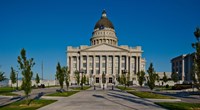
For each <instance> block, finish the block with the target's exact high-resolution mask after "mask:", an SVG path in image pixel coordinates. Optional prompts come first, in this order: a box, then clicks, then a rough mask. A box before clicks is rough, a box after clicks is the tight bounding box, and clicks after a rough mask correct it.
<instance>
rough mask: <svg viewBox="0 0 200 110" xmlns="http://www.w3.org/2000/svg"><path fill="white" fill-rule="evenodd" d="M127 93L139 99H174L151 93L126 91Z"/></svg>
mask: <svg viewBox="0 0 200 110" xmlns="http://www.w3.org/2000/svg"><path fill="white" fill-rule="evenodd" d="M128 93H130V94H133V95H136V96H138V97H141V98H151V99H175V98H173V97H169V96H165V95H160V94H155V93H152V92H142V91H128Z"/></svg>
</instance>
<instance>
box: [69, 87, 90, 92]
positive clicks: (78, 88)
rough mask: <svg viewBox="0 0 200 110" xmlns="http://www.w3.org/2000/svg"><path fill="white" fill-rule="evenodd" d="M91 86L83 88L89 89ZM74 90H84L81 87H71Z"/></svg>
mask: <svg viewBox="0 0 200 110" xmlns="http://www.w3.org/2000/svg"><path fill="white" fill-rule="evenodd" d="M89 88H90V86H83V90H87V89H89ZM71 89H72V90H76V91H80V90H82V89H81V87H71Z"/></svg>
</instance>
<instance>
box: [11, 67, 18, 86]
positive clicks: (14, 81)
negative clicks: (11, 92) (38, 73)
mask: <svg viewBox="0 0 200 110" xmlns="http://www.w3.org/2000/svg"><path fill="white" fill-rule="evenodd" d="M10 80H11V83H12V84H15V83H16V82H17V78H16V73H15V70H14V69H13V67H11V72H10ZM12 84H11V85H12Z"/></svg>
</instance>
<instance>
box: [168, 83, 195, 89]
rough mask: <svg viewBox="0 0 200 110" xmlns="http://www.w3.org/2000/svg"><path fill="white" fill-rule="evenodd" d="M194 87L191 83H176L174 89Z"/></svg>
mask: <svg viewBox="0 0 200 110" xmlns="http://www.w3.org/2000/svg"><path fill="white" fill-rule="evenodd" d="M189 88H192V85H190V84H175V85H174V86H173V87H172V90H182V89H189Z"/></svg>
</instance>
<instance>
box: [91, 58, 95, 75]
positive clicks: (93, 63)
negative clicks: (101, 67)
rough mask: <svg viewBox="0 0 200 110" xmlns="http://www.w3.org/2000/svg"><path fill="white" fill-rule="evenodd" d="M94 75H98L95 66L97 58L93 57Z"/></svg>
mask: <svg viewBox="0 0 200 110" xmlns="http://www.w3.org/2000/svg"><path fill="white" fill-rule="evenodd" d="M92 63H93V74H94V75H95V74H96V68H95V64H96V62H95V56H94V55H93V62H92Z"/></svg>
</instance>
